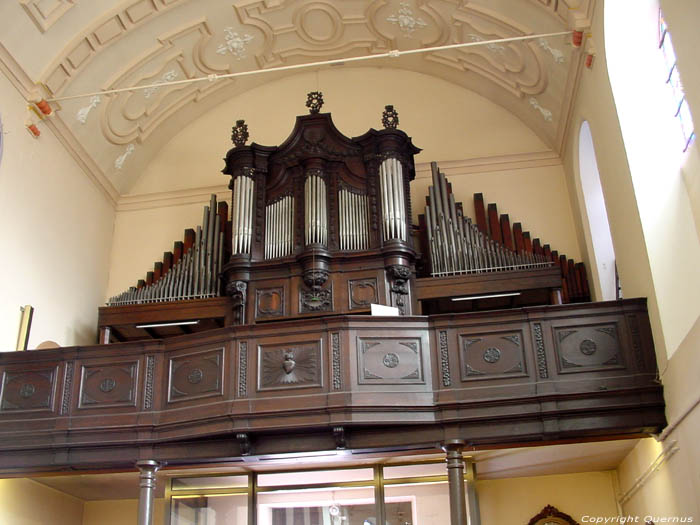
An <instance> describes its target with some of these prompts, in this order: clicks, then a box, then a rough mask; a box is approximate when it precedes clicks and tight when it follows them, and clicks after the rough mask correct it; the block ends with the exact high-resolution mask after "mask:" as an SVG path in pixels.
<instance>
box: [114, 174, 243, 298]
mask: <svg viewBox="0 0 700 525" xmlns="http://www.w3.org/2000/svg"><path fill="white" fill-rule="evenodd" d="M250 183H251V184H250V187H251V188H252V180H251V181H250ZM216 210H217V203H216V196H215V195H212V196H211V201H210V203H209V205H208V206H205V207H204V210H203V213H202V225H201V226H197V232H196V234H195V239H194V243H193V245H192V247H191V248H190V249H189V250H188V251H187V252H186V253H184V254H183V256H182V257H181V258H180V260H179V261H177V262H176V263H175V264H173V265H172V266H171V267H170V269H169V270H168V272H167V273H165V275H162V276H161V278H160V279H158V281H156V282H154V283H152V284H148V285H145V286H142V287H141V288H137V287H135V286H132V287H131V288H129V289H128V290H127V291H125V292H123V293H121V294H119V295H116V296H114V297H111V298H110V299H109V301H108V302H107V305H108V306H120V305H127V304H140V303H153V302H163V301H176V300H186V299H202V298H206V297H217V296H218V295H219V288H220V282H219V274H220V273H221V268H222V267H223V263H224V232H222V231H221V222H220V220H219V216H218V215H217V213H216ZM235 212H236V210H235V207H234V213H235ZM248 246H250V241H248Z"/></svg>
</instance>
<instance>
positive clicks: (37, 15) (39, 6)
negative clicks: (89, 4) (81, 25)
mask: <svg viewBox="0 0 700 525" xmlns="http://www.w3.org/2000/svg"><path fill="white" fill-rule="evenodd" d="M76 2H77V0H53V1H52V2H47V1H45V0H19V3H20V4H21V5H22V8H23V9H24V12H25V13H27V16H28V17H29V18H30V20H31V21H32V22H34V25H36V27H37V29H38V30H39V31H41V32H42V33H45V32H46V31H47V30H48V29H49V28H50V27H51V26H52V25H54V24H55V23H56V22H58V20H59V19H60V18H61V17H62V16H63V15H64V14H66V12H67V11H68V10H69V9H70V8H71V7H73V6H74V5H75V4H76Z"/></svg>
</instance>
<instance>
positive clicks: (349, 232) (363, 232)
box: [338, 188, 369, 251]
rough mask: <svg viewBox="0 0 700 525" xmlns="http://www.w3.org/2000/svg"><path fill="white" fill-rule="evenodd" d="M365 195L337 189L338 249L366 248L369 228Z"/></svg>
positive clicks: (355, 249)
mask: <svg viewBox="0 0 700 525" xmlns="http://www.w3.org/2000/svg"><path fill="white" fill-rule="evenodd" d="M368 210H369V206H368V202H367V195H362V194H358V193H354V192H352V191H350V190H347V189H345V188H341V189H340V191H338V225H339V238H340V249H341V250H346V251H357V250H367V249H368V248H369V230H368V221H367V212H368Z"/></svg>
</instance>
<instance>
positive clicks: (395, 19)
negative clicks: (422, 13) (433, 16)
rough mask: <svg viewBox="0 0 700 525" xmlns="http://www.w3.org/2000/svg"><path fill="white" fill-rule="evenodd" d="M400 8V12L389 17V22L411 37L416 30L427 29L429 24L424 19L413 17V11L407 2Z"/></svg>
mask: <svg viewBox="0 0 700 525" xmlns="http://www.w3.org/2000/svg"><path fill="white" fill-rule="evenodd" d="M399 6H400V7H399V12H398V13H394V14H392V15H391V16H389V17H387V19H386V21H387V22H391V23H392V24H396V25H398V26H399V29H401V31H402V32H403V33H404V34H405V35H407V36H409V37H410V36H411V35H412V34H413V32H414V31H415V30H416V29H421V28H423V27H427V25H428V24H427V23H426V22H425V21H424V20H423V19H422V18H420V17H415V16H413V10H412V9H411V6H410V5H409V4H408V3H407V2H401V3H400V4H399Z"/></svg>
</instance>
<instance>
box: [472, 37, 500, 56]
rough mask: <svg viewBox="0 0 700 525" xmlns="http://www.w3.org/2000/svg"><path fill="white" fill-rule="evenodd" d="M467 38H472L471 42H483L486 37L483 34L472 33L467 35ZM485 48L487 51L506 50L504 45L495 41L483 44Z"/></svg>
mask: <svg viewBox="0 0 700 525" xmlns="http://www.w3.org/2000/svg"><path fill="white" fill-rule="evenodd" d="M468 36H469V38H470V39H471V40H472V42H484V41H485V40H486V39H485V38H484V37H483V36H479V35H475V34H474V33H472V34H470V35H468ZM485 45H486V49H488V50H489V51H492V52H494V53H501V54H503V53H505V52H506V47H505V46H504V45H502V44H496V43H493V42H492V43H489V44H485Z"/></svg>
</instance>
